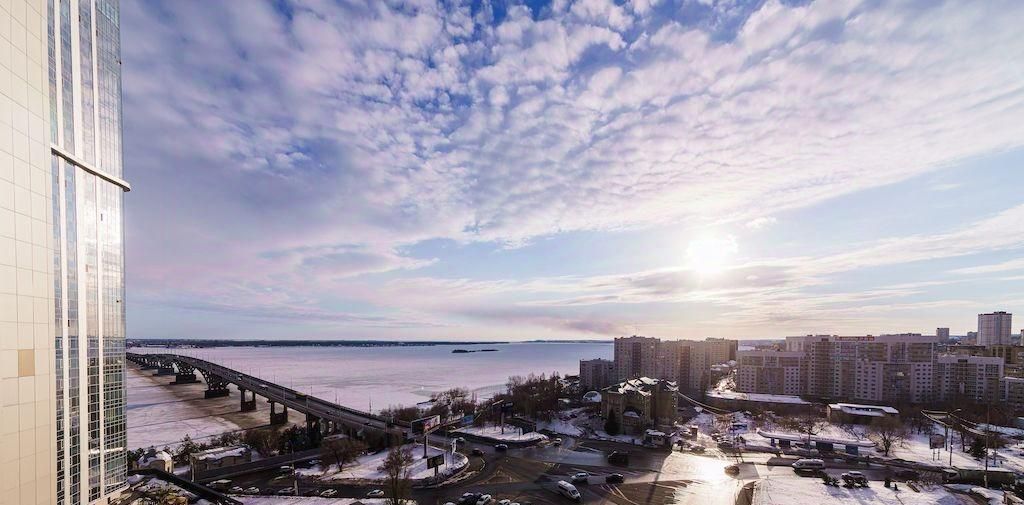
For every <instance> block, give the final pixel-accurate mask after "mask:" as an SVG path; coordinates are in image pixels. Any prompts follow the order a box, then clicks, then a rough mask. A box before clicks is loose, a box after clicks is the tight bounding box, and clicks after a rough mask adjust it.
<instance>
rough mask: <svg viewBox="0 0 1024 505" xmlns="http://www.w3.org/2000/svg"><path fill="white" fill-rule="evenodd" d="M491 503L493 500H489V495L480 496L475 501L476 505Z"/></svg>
mask: <svg viewBox="0 0 1024 505" xmlns="http://www.w3.org/2000/svg"><path fill="white" fill-rule="evenodd" d="M492 501H494V498H491V495H489V494H482V495H480V497H479V498H477V499H476V505H487V504H488V503H491V502H492Z"/></svg>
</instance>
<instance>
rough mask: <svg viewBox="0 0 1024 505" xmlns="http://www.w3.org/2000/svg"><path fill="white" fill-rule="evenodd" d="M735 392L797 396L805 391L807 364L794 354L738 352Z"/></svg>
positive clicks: (766, 351) (796, 353)
mask: <svg viewBox="0 0 1024 505" xmlns="http://www.w3.org/2000/svg"><path fill="white" fill-rule="evenodd" d="M736 361H737V362H738V363H737V365H738V366H737V369H736V389H737V390H739V391H743V392H745V393H762V394H776V395H793V396H799V395H802V394H804V392H805V391H806V389H807V360H806V359H804V353H803V352H798V351H768V350H756V351H739V352H738V353H737V359H736Z"/></svg>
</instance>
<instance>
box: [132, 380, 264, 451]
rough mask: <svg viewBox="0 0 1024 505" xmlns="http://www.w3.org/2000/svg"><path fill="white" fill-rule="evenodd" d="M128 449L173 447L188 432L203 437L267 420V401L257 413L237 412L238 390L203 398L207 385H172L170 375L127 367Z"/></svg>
mask: <svg viewBox="0 0 1024 505" xmlns="http://www.w3.org/2000/svg"><path fill="white" fill-rule="evenodd" d="M126 375H127V378H128V382H127V393H128V404H127V406H126V414H127V421H128V448H129V449H134V448H138V447H150V446H153V447H157V448H161V447H164V446H171V447H174V446H175V445H177V443H178V442H180V441H181V439H182V438H183V437H184V436H185V435H188V436H190V437H192V439H194V440H200V441H201V440H204V439H206V438H210V437H215V436H218V435H220V434H221V433H225V432H229V431H237V430H240V429H246V428H252V427H255V426H261V425H264V424H266V423H267V421H268V419H269V415H268V414H267V413H266V403H265V402H256V403H257V406H258V407H259V410H257V411H256V412H245V413H243V412H239V410H240V409H239V406H238V396H237V392H234V391H232V395H231V396H229V397H226V398H213V399H209V400H207V399H204V398H203V391H204V390H205V389H206V385H205V384H203V383H199V384H183V385H175V386H171V385H169V383H170V382H171V381H172V380H174V377H173V376H170V377H167V376H163V377H156V376H153V375H152V372H151V371H140V370H138V369H137V368H134V367H128V369H127V373H126Z"/></svg>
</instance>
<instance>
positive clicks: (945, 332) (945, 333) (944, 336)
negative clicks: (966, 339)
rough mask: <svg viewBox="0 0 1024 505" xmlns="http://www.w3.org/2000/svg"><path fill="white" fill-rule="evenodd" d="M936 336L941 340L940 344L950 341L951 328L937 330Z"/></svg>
mask: <svg viewBox="0 0 1024 505" xmlns="http://www.w3.org/2000/svg"><path fill="white" fill-rule="evenodd" d="M935 336H936V337H938V338H939V341H940V342H945V341H947V340H949V328H935Z"/></svg>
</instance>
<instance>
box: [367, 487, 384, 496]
mask: <svg viewBox="0 0 1024 505" xmlns="http://www.w3.org/2000/svg"><path fill="white" fill-rule="evenodd" d="M366 497H367V498H383V497H384V491H383V490H381V489H374V490H373V491H370V492H369V493H366Z"/></svg>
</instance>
